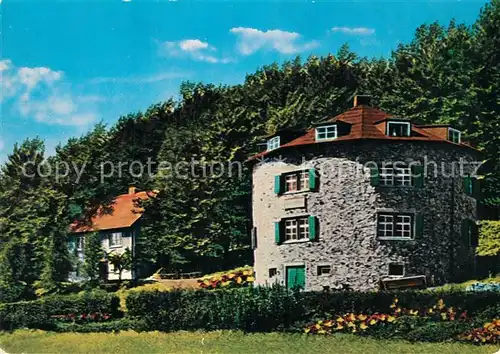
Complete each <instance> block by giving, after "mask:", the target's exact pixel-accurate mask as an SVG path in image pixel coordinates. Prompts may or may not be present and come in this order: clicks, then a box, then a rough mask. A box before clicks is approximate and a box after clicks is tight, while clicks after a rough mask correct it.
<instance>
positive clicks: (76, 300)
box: [0, 291, 122, 329]
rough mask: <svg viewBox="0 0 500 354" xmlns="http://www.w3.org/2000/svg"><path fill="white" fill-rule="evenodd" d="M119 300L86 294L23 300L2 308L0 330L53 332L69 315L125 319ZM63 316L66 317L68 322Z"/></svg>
mask: <svg viewBox="0 0 500 354" xmlns="http://www.w3.org/2000/svg"><path fill="white" fill-rule="evenodd" d="M119 302H120V300H119V298H118V297H117V296H116V295H114V294H108V293H106V292H102V291H98V292H86V293H82V294H78V295H55V296H47V297H45V298H42V299H40V300H35V301H21V302H14V303H6V304H1V305H0V328H3V329H14V328H19V327H28V328H39V329H52V328H54V326H55V324H56V323H57V322H60V321H61V320H64V319H66V316H67V315H70V316H71V315H72V314H73V315H75V318H76V317H77V316H81V315H85V317H86V316H87V315H88V314H91V315H92V314H98V316H99V317H100V318H101V317H102V316H104V314H108V315H109V316H110V317H109V318H117V317H121V315H122V313H121V312H120V310H119ZM60 316H64V319H63V318H61V317H60Z"/></svg>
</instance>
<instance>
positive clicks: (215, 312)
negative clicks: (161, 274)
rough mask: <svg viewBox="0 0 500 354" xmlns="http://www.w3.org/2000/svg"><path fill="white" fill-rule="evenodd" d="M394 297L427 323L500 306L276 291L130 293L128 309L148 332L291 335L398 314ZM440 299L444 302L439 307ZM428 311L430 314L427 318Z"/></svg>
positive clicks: (492, 301)
mask: <svg viewBox="0 0 500 354" xmlns="http://www.w3.org/2000/svg"><path fill="white" fill-rule="evenodd" d="M395 297H397V298H398V299H399V304H400V306H401V307H403V308H406V309H409V310H411V311H412V312H413V313H415V312H417V313H418V314H422V315H423V314H425V316H426V317H427V318H429V319H432V318H431V317H433V316H434V317H435V318H434V320H436V321H442V320H449V319H451V318H450V317H453V318H455V317H456V319H457V320H458V319H459V318H460V317H461V314H462V312H460V309H467V314H468V316H467V317H471V316H475V315H477V314H483V315H487V313H486V312H487V311H493V310H490V308H495V307H496V306H498V305H497V304H498V303H500V294H499V293H491V292H481V293H464V292H440V293H439V294H436V293H431V292H424V291H417V292H416V291H404V292H379V293H361V292H352V291H343V292H331V293H327V292H324V293H319V292H296V291H291V290H289V289H286V288H283V287H280V286H273V287H269V288H261V287H255V288H242V289H228V290H211V291H207V290H203V289H202V290H197V291H186V290H184V291H183V290H175V291H171V292H133V293H131V294H129V296H128V297H127V302H126V303H127V309H128V315H129V316H131V317H133V318H138V319H143V320H144V321H145V325H146V327H147V328H148V329H150V330H162V331H171V330H193V329H203V330H217V329H239V330H243V331H263V332H268V331H281V330H287V331H288V330H293V329H296V328H297V327H298V324H300V325H301V324H305V323H311V322H312V321H315V320H318V319H328V318H332V317H333V316H334V315H335V314H349V313H364V314H375V313H387V312H388V311H397V310H398V306H395V307H394V308H393V307H391V306H392V305H394V304H393V300H394V298H395ZM439 299H443V300H444V301H443V303H442V304H441V303H440V302H439ZM444 303H445V304H446V305H444ZM429 309H433V311H432V312H429ZM443 312H444V313H445V315H443ZM401 314H403V313H401ZM443 317H445V318H443ZM490 320H491V318H490ZM302 328H303V327H302Z"/></svg>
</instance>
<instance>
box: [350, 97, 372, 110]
mask: <svg viewBox="0 0 500 354" xmlns="http://www.w3.org/2000/svg"><path fill="white" fill-rule="evenodd" d="M371 97H372V96H370V95H356V96H354V105H353V107H357V106H361V105H364V106H369V105H370V99H371Z"/></svg>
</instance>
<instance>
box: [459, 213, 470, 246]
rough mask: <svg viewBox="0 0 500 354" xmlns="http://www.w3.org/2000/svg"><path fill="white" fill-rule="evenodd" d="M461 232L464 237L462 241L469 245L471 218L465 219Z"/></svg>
mask: <svg viewBox="0 0 500 354" xmlns="http://www.w3.org/2000/svg"><path fill="white" fill-rule="evenodd" d="M460 234H461V237H462V243H463V244H464V245H465V246H469V244H470V236H469V220H467V219H463V220H462V225H461V227H460Z"/></svg>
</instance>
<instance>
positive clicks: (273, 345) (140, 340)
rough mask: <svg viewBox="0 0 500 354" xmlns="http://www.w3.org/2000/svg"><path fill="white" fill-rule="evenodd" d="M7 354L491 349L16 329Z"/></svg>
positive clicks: (0, 341)
mask: <svg viewBox="0 0 500 354" xmlns="http://www.w3.org/2000/svg"><path fill="white" fill-rule="evenodd" d="M0 347H1V348H2V349H4V350H5V351H7V352H8V353H202V354H207V353H231V354H233V353H294V354H300V353H356V354H357V353H394V354H399V353H425V354H429V353H439V354H446V353H450V354H451V353H453V354H456V353H461V354H462V353H488V354H493V353H495V352H496V351H497V350H498V349H500V348H497V347H493V346H482V347H478V346H474V345H467V344H457V343H442V344H430V343H418V344H411V343H408V342H403V341H380V340H375V339H370V338H361V337H356V336H353V335H334V336H330V337H319V336H308V335H305V334H278V333H270V334H243V333H241V332H229V331H220V332H209V333H203V332H176V333H161V332H143V333H136V332H133V331H127V332H121V333H119V334H108V333H86V334H83V333H52V332H44V331H29V330H19V331H16V332H14V333H10V334H9V333H1V334H0Z"/></svg>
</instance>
